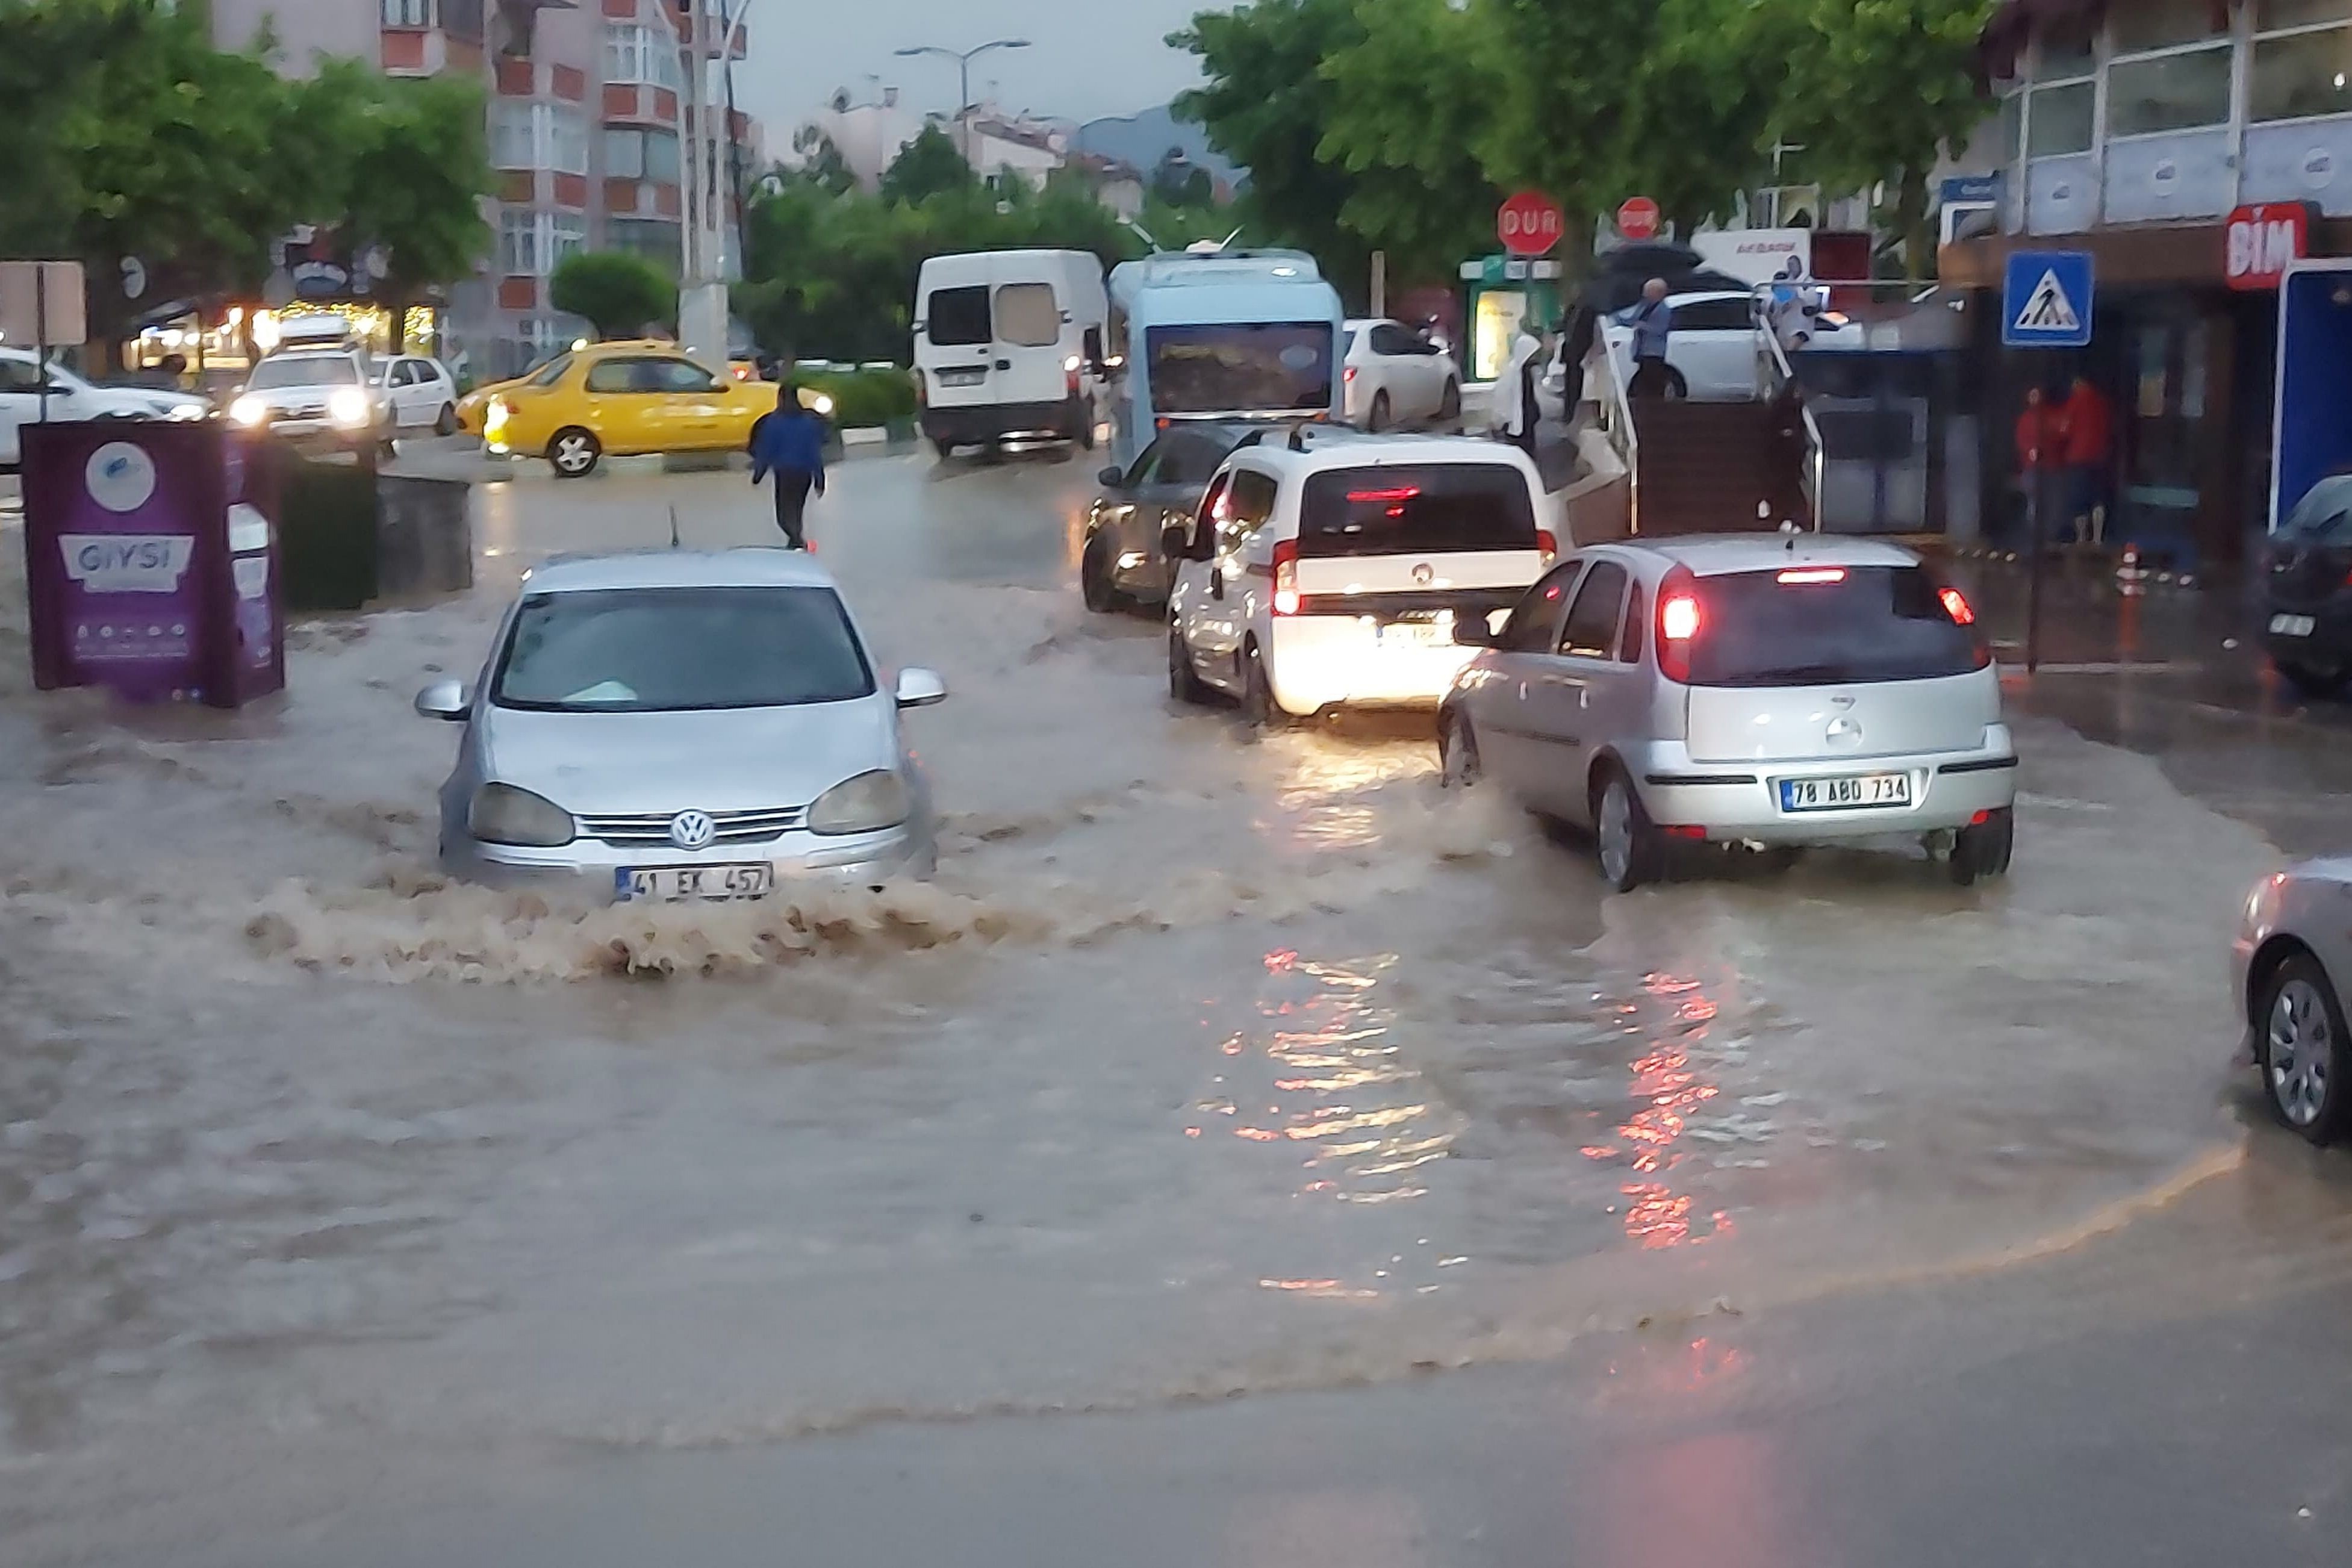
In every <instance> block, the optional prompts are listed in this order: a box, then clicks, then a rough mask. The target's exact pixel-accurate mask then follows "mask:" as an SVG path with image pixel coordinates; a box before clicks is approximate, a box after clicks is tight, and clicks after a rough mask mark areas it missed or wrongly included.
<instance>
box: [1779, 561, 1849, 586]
mask: <svg viewBox="0 0 2352 1568" xmlns="http://www.w3.org/2000/svg"><path fill="white" fill-rule="evenodd" d="M1844 581H1845V568H1844V567H1843V566H1801V567H1799V568H1797V569H1796V570H1795V571H1793V572H1783V573H1781V574H1780V582H1782V583H1786V584H1792V585H1795V586H1800V587H1804V586H1811V585H1813V584H1824V583H1843V582H1844Z"/></svg>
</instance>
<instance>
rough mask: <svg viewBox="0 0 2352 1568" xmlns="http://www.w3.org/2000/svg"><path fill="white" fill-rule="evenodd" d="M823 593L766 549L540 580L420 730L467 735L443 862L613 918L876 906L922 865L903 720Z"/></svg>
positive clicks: (796, 557)
mask: <svg viewBox="0 0 2352 1568" xmlns="http://www.w3.org/2000/svg"><path fill="white" fill-rule="evenodd" d="M946 695H947V687H946V685H945V683H944V682H942V681H941V680H940V678H939V677H938V676H937V675H935V674H933V673H932V672H930V671H929V670H925V669H908V670H905V671H902V672H901V673H900V674H899V675H898V679H897V681H896V682H895V684H894V685H893V686H891V687H889V688H887V689H886V687H885V686H884V685H883V683H882V682H881V680H880V679H879V677H878V676H877V671H876V667H875V662H874V659H873V658H872V656H871V654H870V653H869V652H868V651H867V648H866V639H865V638H864V637H862V636H861V635H860V634H859V632H858V629H857V626H856V622H855V621H854V620H853V619H852V618H851V616H850V614H849V610H848V607H847V606H846V605H845V604H843V602H842V599H841V595H840V594H839V592H838V591H837V590H836V589H835V585H834V582H833V579H832V577H831V576H829V575H828V574H826V573H825V571H824V568H823V567H821V566H819V565H818V564H817V563H816V559H815V558H814V556H811V555H807V554H804V553H803V552H798V551H788V550H782V549H751V550H730V551H720V552H688V551H661V552H642V553H633V554H620V555H608V556H601V557H595V558H583V559H577V560H567V561H556V562H551V563H549V564H547V565H544V566H541V567H540V568H539V569H538V570H536V571H534V572H532V573H531V574H530V575H529V576H528V577H526V578H524V579H523V584H522V592H521V594H520V596H519V597H518V598H517V600H516V602H515V604H514V605H513V607H512V608H511V609H509V611H508V612H507V616H506V618H505V620H504V622H503V623H502V624H501V625H500V626H499V633H498V637H497V640H496V642H495V643H494V644H493V646H492V647H491V651H490V656H489V659H488V663H487V664H486V665H485V667H484V668H483V672H482V677H481V679H480V681H479V683H478V685H477V686H474V687H467V686H462V685H460V684H458V683H457V682H456V681H454V680H446V681H441V682H439V683H437V684H436V685H433V686H429V687H427V688H425V690H424V691H422V692H420V693H419V694H418V696H417V699H416V710H417V711H418V712H419V713H421V714H424V715H425V716H426V717H428V718H435V719H444V720H447V721H450V722H452V723H458V724H463V725H465V727H466V731H465V737H464V739H463V740H462V741H461V742H459V744H458V747H457V766H456V767H455V768H454V769H453V770H452V771H451V773H450V774H449V781H448V783H446V784H444V785H443V786H442V788H441V859H442V865H443V868H445V869H446V870H447V871H449V872H450V873H451V874H452V875H455V876H458V877H464V878H467V879H473V880H478V881H485V882H493V883H500V884H508V883H518V882H545V881H554V882H558V883H569V884H572V885H575V886H584V887H586V888H588V889H591V890H593V891H594V892H597V893H598V894H600V895H602V896H608V897H611V898H614V899H619V900H655V901H665V902H670V901H682V900H736V899H755V898H760V897H763V896H765V895H766V894H767V893H769V892H770V891H772V890H773V889H774V888H775V886H776V884H777V880H778V879H779V878H780V877H791V878H811V877H814V878H821V879H827V880H830V881H833V882H836V883H839V884H843V885H846V886H853V887H865V886H878V885H880V884H881V883H883V882H886V881H887V880H890V879H894V878H904V877H924V876H928V875H929V874H930V872H931V870H932V869H933V868H934V867H935V865H936V863H937V860H938V854H939V851H938V845H937V842H936V839H935V837H934V835H933V828H932V820H931V808H930V797H929V787H928V785H927V784H926V783H925V781H924V778H923V775H922V773H921V772H920V770H919V768H918V767H917V766H916V764H915V760H914V756H913V754H912V752H910V751H909V750H908V745H907V742H906V739H905V737H904V735H903V734H902V733H901V731H900V725H899V711H900V710H902V709H908V708H922V707H928V706H929V705H930V704H932V703H935V702H938V701H940V700H942V699H943V698H945V697H946Z"/></svg>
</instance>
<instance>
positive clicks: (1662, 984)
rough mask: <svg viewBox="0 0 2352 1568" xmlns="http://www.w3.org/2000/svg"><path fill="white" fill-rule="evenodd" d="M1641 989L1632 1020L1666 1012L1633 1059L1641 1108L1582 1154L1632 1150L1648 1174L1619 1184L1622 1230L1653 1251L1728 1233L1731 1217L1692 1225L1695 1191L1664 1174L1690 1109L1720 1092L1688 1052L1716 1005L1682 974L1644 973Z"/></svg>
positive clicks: (1677, 1153)
mask: <svg viewBox="0 0 2352 1568" xmlns="http://www.w3.org/2000/svg"><path fill="white" fill-rule="evenodd" d="M1642 989H1643V993H1644V994H1645V996H1646V997H1647V999H1648V1001H1649V1004H1650V1005H1640V1004H1636V1005H1629V1006H1627V1007H1625V1008H1622V1009H1621V1011H1622V1013H1623V1014H1625V1015H1626V1016H1627V1017H1628V1022H1629V1026H1632V1027H1634V1028H1641V1027H1643V1026H1642V1025H1641V1024H1640V1022H1639V1020H1640V1019H1641V1017H1642V1016H1643V1015H1645V1014H1647V1015H1654V1014H1655V1013H1657V1012H1659V1011H1664V1013H1665V1015H1666V1016H1665V1017H1664V1019H1663V1020H1661V1021H1660V1022H1659V1024H1657V1025H1656V1026H1653V1027H1651V1028H1650V1029H1649V1031H1648V1032H1649V1035H1650V1047H1649V1049H1648V1050H1647V1051H1645V1052H1644V1053H1643V1055H1641V1056H1639V1057H1637V1058H1634V1060H1633V1063H1632V1065H1631V1068H1630V1070H1631V1071H1632V1073H1633V1086H1632V1092H1633V1099H1634V1100H1636V1101H1637V1102H1639V1103H1640V1106H1641V1109H1640V1110H1636V1111H1634V1112H1633V1115H1632V1116H1631V1117H1629V1118H1627V1119H1626V1121H1625V1122H1624V1123H1623V1124H1622V1126H1620V1127H1619V1128H1618V1129H1617V1135H1618V1137H1619V1138H1620V1139H1621V1140H1622V1142H1621V1143H1618V1144H1614V1145H1611V1144H1598V1143H1596V1144H1591V1145H1589V1146H1588V1147H1586V1148H1585V1149H1584V1151H1583V1153H1584V1157H1585V1158H1586V1159H1588V1160H1592V1161H1594V1162H1596V1163H1597V1162H1601V1161H1607V1160H1620V1159H1626V1158H1627V1157H1628V1156H1629V1155H1630V1156H1631V1161H1630V1163H1631V1164H1632V1167H1633V1174H1635V1175H1636V1176H1639V1177H1643V1178H1645V1179H1643V1180H1639V1181H1629V1182H1627V1183H1625V1184H1622V1186H1620V1187H1619V1188H1618V1189H1617V1190H1618V1193H1619V1194H1620V1195H1622V1197H1623V1198H1624V1199H1625V1206H1624V1209H1623V1211H1622V1213H1623V1223H1624V1226H1625V1236H1626V1238H1627V1239H1628V1240H1630V1241H1632V1242H1633V1243H1634V1244H1635V1245H1637V1246H1639V1247H1643V1248H1644V1249H1645V1250H1656V1249H1659V1248H1663V1247H1682V1246H1685V1245H1689V1244H1695V1243H1697V1242H1703V1241H1707V1240H1711V1239H1714V1238H1716V1237H1725V1236H1728V1235H1729V1234H1730V1233H1731V1221H1730V1217H1729V1216H1728V1215H1726V1214H1725V1213H1723V1212H1722V1211H1721V1210H1716V1211H1713V1212H1711V1213H1708V1214H1706V1215H1699V1216H1698V1218H1699V1220H1700V1221H1701V1223H1700V1224H1699V1225H1698V1226H1696V1227H1695V1226H1694V1224H1693V1219H1694V1211H1695V1208H1696V1205H1695V1204H1694V1202H1693V1200H1692V1198H1691V1196H1690V1194H1687V1193H1683V1192H1678V1191H1676V1190H1675V1187H1674V1185H1673V1184H1670V1183H1669V1182H1667V1181H1665V1180H1664V1179H1663V1178H1664V1177H1665V1176H1666V1175H1667V1174H1669V1173H1671V1172H1673V1170H1674V1169H1675V1167H1676V1166H1677V1165H1679V1164H1681V1163H1682V1161H1683V1157H1684V1152H1683V1149H1682V1147H1681V1144H1682V1141H1683V1135H1684V1133H1685V1131H1688V1129H1689V1125H1690V1120H1691V1117H1692V1116H1693V1114H1694V1113H1696V1111H1697V1110H1699V1108H1700V1107H1702V1106H1704V1105H1706V1102H1707V1101H1709V1100H1713V1099H1715V1097H1716V1096H1717V1095H1718V1094H1719V1093H1721V1092H1722V1090H1721V1089H1720V1087H1719V1086H1717V1085H1716V1084H1712V1083H1708V1082H1706V1081H1704V1080H1703V1079H1701V1078H1700V1076H1699V1072H1698V1069H1697V1068H1696V1067H1695V1066H1694V1065H1693V1063H1692V1060H1691V1056H1690V1051H1689V1047H1690V1046H1691V1045H1692V1044H1693V1043H1695V1042H1696V1041H1699V1040H1702V1039H1704V1038H1706V1031H1707V1028H1708V1026H1710V1025H1711V1024H1712V1023H1713V1022H1714V1021H1715V1017H1716V1012H1717V1009H1716V1004H1715V1002H1714V1001H1713V999H1712V998H1710V997H1709V996H1707V994H1706V991H1705V990H1704V988H1703V987H1702V985H1701V983H1700V982H1698V981H1696V980H1694V979H1687V978H1685V977H1682V976H1677V975H1672V974H1662V973H1654V974H1650V975H1647V976H1644V977H1643V982H1642Z"/></svg>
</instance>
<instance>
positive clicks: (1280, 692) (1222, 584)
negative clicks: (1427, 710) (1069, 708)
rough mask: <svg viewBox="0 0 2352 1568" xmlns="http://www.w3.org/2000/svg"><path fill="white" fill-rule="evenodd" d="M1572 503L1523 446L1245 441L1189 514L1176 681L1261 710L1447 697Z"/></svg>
mask: <svg viewBox="0 0 2352 1568" xmlns="http://www.w3.org/2000/svg"><path fill="white" fill-rule="evenodd" d="M1557 510H1558V504H1557V502H1555V501H1554V500H1552V498H1550V497H1549V496H1548V495H1547V494H1546V493H1545V490H1544V487H1543V480H1542V479H1541V478H1540V477H1539V476H1538V473H1537V471H1536V468H1535V465H1534V464H1533V463H1532V462H1530V461H1529V460H1528V458H1527V457H1526V456H1525V454H1523V453H1521V452H1520V451H1519V450H1518V449H1517V448H1516V447H1507V446H1504V445H1501V444H1500V443H1497V442H1492V441H1479V440H1472V439H1468V438H1465V437H1438V436H1423V437H1370V436H1360V435H1357V434H1355V433H1353V432H1351V431H1344V430H1342V431H1333V430H1328V429H1322V428H1316V429H1313V430H1312V432H1311V433H1310V431H1309V429H1308V428H1307V427H1301V428H1300V429H1298V430H1297V431H1296V432H1294V433H1293V434H1291V435H1289V436H1288V437H1284V436H1283V435H1281V434H1280V433H1279V432H1276V433H1273V434H1269V435H1267V436H1265V437H1262V438H1261V439H1259V440H1257V441H1255V442H1252V443H1247V444H1244V446H1242V447H1238V448H1236V449H1235V450H1234V453H1233V455H1232V456H1231V457H1229V458H1226V459H1225V462H1224V466H1223V468H1220V469H1219V470H1218V472H1217V476H1216V478H1215V479H1212V480H1211V481H1210V483H1209V488H1208V490H1207V492H1206V493H1205V494H1204V495H1203V496H1202V500H1201V509H1200V511H1199V513H1198V514H1197V515H1196V516H1195V517H1193V518H1192V519H1191V520H1190V521H1184V522H1178V523H1175V524H1172V525H1171V527H1170V528H1169V530H1168V531H1167V536H1166V537H1165V538H1164V539H1163V541H1162V545H1161V549H1162V553H1163V554H1164V555H1165V556H1166V558H1167V559H1168V560H1170V561H1171V562H1173V563H1175V567H1176V570H1175V577H1174V585H1173V587H1172V589H1171V593H1170V595H1169V602H1168V611H1169V623H1168V685H1169V689H1170V691H1171V692H1172V693H1173V694H1174V695H1175V696H1176V697H1177V698H1179V699H1180V700H1184V701H1192V702H1197V701H1200V700H1203V699H1204V698H1205V697H1206V696H1207V695H1208V694H1209V691H1210V690H1211V689H1216V690H1220V691H1223V692H1226V693H1229V694H1231V695H1233V696H1234V697H1237V698H1238V699H1239V700H1241V703H1242V707H1243V709H1244V711H1245V712H1246V713H1247V714H1248V715H1249V716H1250V718H1251V719H1252V720H1254V721H1257V722H1261V723H1264V722H1271V721H1276V720H1278V719H1280V718H1282V717H1284V716H1286V715H1289V716H1295V717H1304V716H1307V715H1312V714H1315V713H1319V712H1321V711H1323V710H1325V709H1328V708H1338V707H1386V708H1412V707H1433V706H1434V705H1435V704H1436V703H1437V701H1438V700H1439V699H1440V698H1442V697H1444V695H1445V693H1446V691H1447V690H1448V689H1450V688H1451V687H1452V685H1453V683H1454V676H1455V674H1456V673H1457V672H1459V671H1460V669H1461V668H1462V667H1463V665H1464V664H1465V663H1467V662H1468V661H1469V658H1470V657H1471V655H1470V653H1469V651H1468V650H1467V649H1465V648H1464V647H1461V646H1460V645H1459V644H1457V643H1456V641H1455V639H1454V626H1455V624H1456V617H1457V616H1473V617H1476V616H1496V617H1499V616H1500V615H1501V614H1502V612H1503V611H1505V610H1506V609H1507V608H1508V607H1509V606H1510V605H1514V604H1516V603H1517V601H1518V599H1519V597H1520V595H1521V594H1522V593H1524V592H1525V590H1526V588H1527V585H1528V584H1529V583H1531V582H1533V581H1534V580H1535V578H1536V577H1537V576H1538V574H1541V573H1542V572H1543V570H1544V568H1545V567H1547V566H1549V565H1550V564H1551V560H1552V556H1553V554H1554V553H1555V552H1556V551H1557V549H1558V546H1557V544H1556V542H1555V541H1556V540H1557V538H1558V536H1559V522H1558V521H1557V517H1556V512H1557Z"/></svg>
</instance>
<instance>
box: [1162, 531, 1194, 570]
mask: <svg viewBox="0 0 2352 1568" xmlns="http://www.w3.org/2000/svg"><path fill="white" fill-rule="evenodd" d="M1191 558H1192V524H1191V523H1189V522H1171V523H1170V524H1169V525H1168V526H1167V527H1165V528H1163V529H1161V530H1160V559H1161V560H1162V561H1187V560H1190V559H1191Z"/></svg>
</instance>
